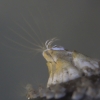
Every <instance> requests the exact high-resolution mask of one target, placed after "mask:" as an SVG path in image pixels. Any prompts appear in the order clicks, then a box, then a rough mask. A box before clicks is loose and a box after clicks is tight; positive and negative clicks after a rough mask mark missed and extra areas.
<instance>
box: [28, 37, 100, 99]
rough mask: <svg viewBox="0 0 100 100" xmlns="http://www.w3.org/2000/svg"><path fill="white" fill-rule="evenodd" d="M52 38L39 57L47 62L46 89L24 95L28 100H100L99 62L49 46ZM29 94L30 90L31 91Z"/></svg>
mask: <svg viewBox="0 0 100 100" xmlns="http://www.w3.org/2000/svg"><path fill="white" fill-rule="evenodd" d="M55 40H57V39H55V38H53V39H51V40H47V41H46V43H45V46H46V49H45V50H44V51H43V57H44V58H45V59H46V61H47V66H48V70H49V79H48V82H47V87H46V88H42V87H39V91H38V92H37V96H36V92H33V91H31V92H30V90H27V91H28V94H30V95H28V96H30V97H28V98H30V99H34V98H37V97H39V98H38V99H42V98H46V99H60V98H63V99H65V100H66V99H69V100H81V99H82V100H83V99H84V100H89V99H92V100H97V99H100V96H99V94H100V85H99V84H100V76H99V74H100V66H99V60H95V59H93V58H90V57H87V56H85V55H83V54H81V53H79V52H77V51H67V50H66V49H64V47H62V46H57V45H54V46H52V43H53V42H54V41H55ZM31 90H32V89H31Z"/></svg>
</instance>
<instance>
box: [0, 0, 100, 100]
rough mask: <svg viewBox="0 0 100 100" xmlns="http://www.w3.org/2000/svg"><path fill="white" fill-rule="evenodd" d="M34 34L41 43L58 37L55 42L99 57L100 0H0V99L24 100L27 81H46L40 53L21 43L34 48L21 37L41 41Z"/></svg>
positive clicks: (46, 76) (40, 82)
mask: <svg viewBox="0 0 100 100" xmlns="http://www.w3.org/2000/svg"><path fill="white" fill-rule="evenodd" d="M25 20H26V21H25ZM11 29H13V30H14V31H15V32H17V34H15V32H14V31H12V30H11ZM33 30H34V31H33ZM26 31H27V32H28V33H29V34H31V35H32V36H31V37H30V36H29V34H27V33H26ZM34 32H36V33H34ZM18 34H20V35H21V36H20V37H19V36H18ZM37 35H38V37H39V38H40V39H41V40H42V41H43V43H44V42H45V41H46V40H47V39H51V38H53V37H58V38H59V39H60V41H57V42H55V43H54V44H58V45H62V46H64V47H65V48H66V49H69V50H77V51H79V52H82V53H83V54H86V55H88V56H91V57H94V58H98V59H100V0H0V99H1V100H6V99H7V100H25V99H26V98H25V97H24V95H25V91H24V87H25V85H26V84H27V83H31V84H33V87H34V88H35V89H36V88H37V87H38V85H44V86H45V85H46V82H47V79H48V69H47V67H46V61H45V59H44V58H43V57H42V53H39V54H37V55H35V54H36V51H33V50H32V49H28V48H26V47H24V46H27V47H30V48H34V49H36V48H37V47H36V46H34V45H32V44H30V43H29V42H27V41H25V39H23V38H22V37H24V38H26V39H27V40H28V41H31V42H33V43H36V42H35V41H34V39H36V40H37V42H38V43H39V44H40V40H39V39H38V37H37ZM5 36H6V37H5ZM32 37H33V38H34V39H32ZM12 40H13V41H12ZM15 42H16V43H15ZM18 43H19V44H21V45H24V46H21V45H19V44H18Z"/></svg>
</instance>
